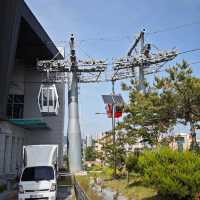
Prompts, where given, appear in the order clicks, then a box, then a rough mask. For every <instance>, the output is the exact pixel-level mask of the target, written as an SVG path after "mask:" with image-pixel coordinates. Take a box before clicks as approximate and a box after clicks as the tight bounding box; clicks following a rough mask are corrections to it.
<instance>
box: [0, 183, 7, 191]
mask: <svg viewBox="0 0 200 200" xmlns="http://www.w3.org/2000/svg"><path fill="white" fill-rule="evenodd" d="M5 190H6V185H5V184H0V193H1V192H3V191H5Z"/></svg>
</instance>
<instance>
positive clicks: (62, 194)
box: [0, 186, 72, 200]
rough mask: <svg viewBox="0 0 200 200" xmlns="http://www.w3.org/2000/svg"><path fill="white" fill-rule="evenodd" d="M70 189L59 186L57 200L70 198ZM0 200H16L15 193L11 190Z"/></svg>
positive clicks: (69, 199)
mask: <svg viewBox="0 0 200 200" xmlns="http://www.w3.org/2000/svg"><path fill="white" fill-rule="evenodd" d="M71 191H72V188H71V187H66V186H63V187H62V186H59V187H58V196H57V200H71ZM0 200H17V193H16V192H13V193H12V194H11V195H9V197H8V198H6V199H0Z"/></svg>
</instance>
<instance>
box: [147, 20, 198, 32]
mask: <svg viewBox="0 0 200 200" xmlns="http://www.w3.org/2000/svg"><path fill="white" fill-rule="evenodd" d="M197 24H200V21H196V22H191V23H187V24H181V25H178V26H172V27H168V28H164V29H160V30H157V31H150V32H146V34H157V33H163V32H168V31H174V30H178V29H182V28H184V27H187V26H192V25H197Z"/></svg>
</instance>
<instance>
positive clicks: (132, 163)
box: [125, 153, 138, 172]
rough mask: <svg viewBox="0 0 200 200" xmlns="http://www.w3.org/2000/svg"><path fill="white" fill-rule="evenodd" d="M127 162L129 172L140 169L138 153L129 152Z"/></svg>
mask: <svg viewBox="0 0 200 200" xmlns="http://www.w3.org/2000/svg"><path fill="white" fill-rule="evenodd" d="M125 163H126V170H127V171H128V172H131V171H135V172H137V171H138V156H137V155H135V154H133V153H129V154H128V156H127V157H126V160H125Z"/></svg>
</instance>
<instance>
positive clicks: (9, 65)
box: [0, 0, 23, 117]
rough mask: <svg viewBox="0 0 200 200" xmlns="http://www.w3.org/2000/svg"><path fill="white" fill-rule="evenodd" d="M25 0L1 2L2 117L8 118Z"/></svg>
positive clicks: (0, 88)
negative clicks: (10, 80) (9, 97)
mask: <svg viewBox="0 0 200 200" xmlns="http://www.w3.org/2000/svg"><path fill="white" fill-rule="evenodd" d="M22 2H23V0H14V1H13V0H1V1H0V24H1V31H0V94H1V98H0V117H5V116H6V104H7V95H8V86H9V79H10V75H11V72H12V69H13V66H14V61H15V53H16V46H17V39H18V32H19V25H20V18H21V12H20V7H21V4H22Z"/></svg>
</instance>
